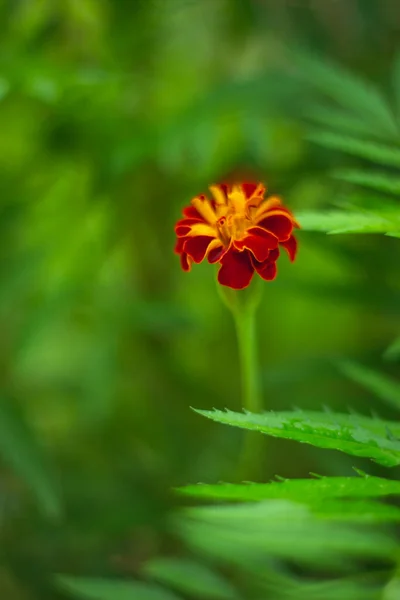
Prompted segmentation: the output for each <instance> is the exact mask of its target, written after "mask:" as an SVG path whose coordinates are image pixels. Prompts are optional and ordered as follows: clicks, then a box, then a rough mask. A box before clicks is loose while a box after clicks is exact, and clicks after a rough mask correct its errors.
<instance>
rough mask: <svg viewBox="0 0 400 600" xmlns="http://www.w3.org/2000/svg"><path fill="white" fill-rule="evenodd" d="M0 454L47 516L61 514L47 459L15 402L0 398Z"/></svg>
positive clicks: (55, 516) (57, 494) (56, 516)
mask: <svg viewBox="0 0 400 600" xmlns="http://www.w3.org/2000/svg"><path fill="white" fill-rule="evenodd" d="M0 456H1V458H2V459H3V461H4V462H5V463H7V464H8V465H9V466H10V467H11V468H12V469H13V471H14V473H15V474H16V475H17V476H18V477H20V478H21V480H22V481H23V482H24V483H25V484H26V485H27V486H28V487H29V488H30V490H31V491H32V493H33V494H34V496H35V497H36V502H37V504H38V507H39V509H40V510H41V511H42V512H43V513H44V514H45V515H47V516H49V517H52V518H58V517H60V515H61V512H62V509H61V500H60V497H59V493H58V490H57V486H56V485H55V482H54V479H53V475H52V473H51V469H50V467H49V465H48V464H47V458H46V456H45V453H44V450H43V448H42V447H41V445H40V443H39V441H38V439H37V437H36V435H35V432H34V431H33V430H32V429H31V428H30V427H29V425H28V423H27V422H26V419H25V417H24V414H23V412H22V410H20V408H19V406H18V405H17V403H16V402H13V401H12V400H10V399H6V398H4V397H3V398H0Z"/></svg>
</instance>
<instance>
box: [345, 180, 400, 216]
mask: <svg viewBox="0 0 400 600" xmlns="http://www.w3.org/2000/svg"><path fill="white" fill-rule="evenodd" d="M333 176H334V177H335V179H340V180H342V181H347V182H348V183H353V184H355V185H362V186H364V187H367V188H372V189H375V190H378V191H380V192H385V193H389V194H397V195H398V194H400V178H399V177H396V176H394V175H389V174H388V173H385V172H378V171H376V172H370V171H357V170H345V171H336V172H335V173H333ZM399 212H400V210H399Z"/></svg>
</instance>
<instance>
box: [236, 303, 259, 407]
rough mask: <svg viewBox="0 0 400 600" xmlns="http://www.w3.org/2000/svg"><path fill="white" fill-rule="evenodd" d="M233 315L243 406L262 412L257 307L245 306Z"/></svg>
mask: <svg viewBox="0 0 400 600" xmlns="http://www.w3.org/2000/svg"><path fill="white" fill-rule="evenodd" d="M233 316H234V319H235V325H236V334H237V340H238V349H239V360H240V372H241V378H242V401H243V408H245V409H246V410H248V411H249V412H255V413H256V412H260V411H261V410H262V401H261V391H260V382H259V378H258V360H257V339H256V320H255V308H254V307H253V306H250V307H245V310H241V311H238V310H237V311H235V312H234V314H233Z"/></svg>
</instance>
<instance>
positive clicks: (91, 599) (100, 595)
mask: <svg viewBox="0 0 400 600" xmlns="http://www.w3.org/2000/svg"><path fill="white" fill-rule="evenodd" d="M55 581H56V585H57V587H58V588H59V589H60V590H63V591H65V592H66V593H68V594H69V595H70V596H71V597H72V598H78V599H82V600H133V599H135V598H137V599H138V600H139V599H140V600H179V599H178V596H175V594H173V593H172V592H169V591H167V590H163V589H162V588H160V587H158V586H155V585H152V584H147V583H143V582H139V581H118V580H112V579H100V578H99V579H92V578H86V577H72V576H67V575H56V576H55Z"/></svg>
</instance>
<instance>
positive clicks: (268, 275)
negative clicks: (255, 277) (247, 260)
mask: <svg viewBox="0 0 400 600" xmlns="http://www.w3.org/2000/svg"><path fill="white" fill-rule="evenodd" d="M254 268H255V270H256V271H257V273H258V274H259V275H260V277H262V278H263V279H265V281H272V280H273V279H275V277H276V273H277V268H276V262H275V261H269V260H266V261H265V262H264V263H261V264H260V263H259V264H255V265H254Z"/></svg>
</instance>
